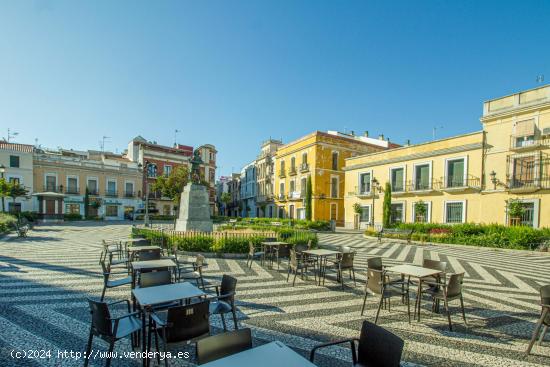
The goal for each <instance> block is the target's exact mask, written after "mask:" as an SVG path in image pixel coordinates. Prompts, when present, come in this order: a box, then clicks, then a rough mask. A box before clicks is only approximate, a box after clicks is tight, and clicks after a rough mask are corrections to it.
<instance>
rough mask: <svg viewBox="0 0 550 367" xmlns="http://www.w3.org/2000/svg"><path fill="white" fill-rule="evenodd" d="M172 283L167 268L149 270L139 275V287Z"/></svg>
mask: <svg viewBox="0 0 550 367" xmlns="http://www.w3.org/2000/svg"><path fill="white" fill-rule="evenodd" d="M171 283H172V274H171V273H170V271H169V270H161V271H150V272H147V273H142V274H140V276H139V287H140V288H147V287H155V286H157V285H166V284H171Z"/></svg>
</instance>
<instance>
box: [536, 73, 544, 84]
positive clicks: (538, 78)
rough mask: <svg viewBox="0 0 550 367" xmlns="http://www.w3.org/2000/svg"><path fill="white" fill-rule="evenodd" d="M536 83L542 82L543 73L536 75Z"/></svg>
mask: <svg viewBox="0 0 550 367" xmlns="http://www.w3.org/2000/svg"><path fill="white" fill-rule="evenodd" d="M537 83H539V84H542V83H544V75H543V74H540V75H537Z"/></svg>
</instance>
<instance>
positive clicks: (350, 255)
mask: <svg viewBox="0 0 550 367" xmlns="http://www.w3.org/2000/svg"><path fill="white" fill-rule="evenodd" d="M348 248H349V247H348ZM349 249H350V251H347V252H346V251H342V253H341V254H340V255H338V257H337V258H336V260H331V259H327V261H328V265H326V266H325V269H327V270H330V269H334V270H335V271H336V280H337V281H340V283H341V284H342V289H344V276H343V275H344V271H346V270H347V271H349V278H350V279H353V284H354V285H355V286H356V285H357V283H356V282H355V269H354V268H353V259H354V258H355V252H354V251H351V248H349ZM325 278H326V276H323V285H325Z"/></svg>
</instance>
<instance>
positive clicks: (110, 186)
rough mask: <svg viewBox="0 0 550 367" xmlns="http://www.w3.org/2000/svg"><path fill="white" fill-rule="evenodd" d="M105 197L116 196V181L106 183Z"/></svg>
mask: <svg viewBox="0 0 550 367" xmlns="http://www.w3.org/2000/svg"><path fill="white" fill-rule="evenodd" d="M107 195H109V196H114V195H116V181H107Z"/></svg>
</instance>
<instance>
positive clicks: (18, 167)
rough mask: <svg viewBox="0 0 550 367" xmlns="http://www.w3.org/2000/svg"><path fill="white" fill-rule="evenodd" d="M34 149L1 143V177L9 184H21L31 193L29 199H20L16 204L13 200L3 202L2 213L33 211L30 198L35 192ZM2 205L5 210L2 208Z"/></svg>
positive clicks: (0, 203)
mask: <svg viewBox="0 0 550 367" xmlns="http://www.w3.org/2000/svg"><path fill="white" fill-rule="evenodd" d="M33 149H34V147H33V146H32V145H27V144H17V143H8V142H5V141H0V169H1V171H0V175H1V176H2V177H3V178H4V179H5V180H6V181H8V182H17V183H19V185H21V186H24V187H25V188H26V189H27V190H28V192H29V196H28V197H19V198H17V199H15V202H13V200H12V199H11V198H4V199H3V200H1V201H0V210H1V211H9V212H21V211H31V210H32V209H33V203H32V198H31V196H30V195H31V194H32V192H33V164H32V153H33ZM2 171H3V172H2ZM2 203H4V205H5V208H2V207H1V206H2Z"/></svg>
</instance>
